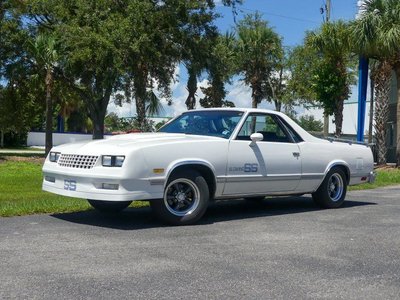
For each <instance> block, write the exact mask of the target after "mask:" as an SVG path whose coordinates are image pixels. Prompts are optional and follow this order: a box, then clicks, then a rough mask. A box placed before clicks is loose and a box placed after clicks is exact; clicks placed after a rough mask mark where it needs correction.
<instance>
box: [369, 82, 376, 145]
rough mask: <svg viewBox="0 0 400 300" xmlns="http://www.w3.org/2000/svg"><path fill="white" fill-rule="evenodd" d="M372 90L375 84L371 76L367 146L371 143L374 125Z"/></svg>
mask: <svg viewBox="0 0 400 300" xmlns="http://www.w3.org/2000/svg"><path fill="white" fill-rule="evenodd" d="M374 88H375V83H374V80H373V78H372V76H371V78H370V90H371V100H370V102H369V126H368V144H371V143H372V126H373V124H374V92H375V91H374Z"/></svg>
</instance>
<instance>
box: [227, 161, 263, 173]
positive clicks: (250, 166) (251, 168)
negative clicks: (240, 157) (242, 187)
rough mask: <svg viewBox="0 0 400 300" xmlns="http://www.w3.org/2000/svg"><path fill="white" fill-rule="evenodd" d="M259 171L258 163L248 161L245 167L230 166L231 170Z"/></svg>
mask: <svg viewBox="0 0 400 300" xmlns="http://www.w3.org/2000/svg"><path fill="white" fill-rule="evenodd" d="M257 171H258V164H250V163H246V164H244V166H243V167H229V172H245V173H252V172H253V173H255V172H257Z"/></svg>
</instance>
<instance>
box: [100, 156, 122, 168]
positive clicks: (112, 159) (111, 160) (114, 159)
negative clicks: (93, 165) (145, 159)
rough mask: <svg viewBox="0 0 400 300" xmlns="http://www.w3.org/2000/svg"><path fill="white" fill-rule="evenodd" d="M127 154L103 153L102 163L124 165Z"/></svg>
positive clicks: (104, 165)
mask: <svg viewBox="0 0 400 300" xmlns="http://www.w3.org/2000/svg"><path fill="white" fill-rule="evenodd" d="M124 160H125V156H122V155H117V156H114V155H103V156H102V165H103V167H122V164H123V163H124Z"/></svg>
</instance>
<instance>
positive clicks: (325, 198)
mask: <svg viewBox="0 0 400 300" xmlns="http://www.w3.org/2000/svg"><path fill="white" fill-rule="evenodd" d="M333 174H339V175H340V177H341V178H342V180H343V193H342V196H341V197H340V199H339V200H338V201H333V200H332V199H331V198H330V196H329V192H328V183H329V179H330V178H331V177H332V175H333ZM346 192H347V179H346V174H345V173H344V171H343V170H342V169H341V168H338V167H334V168H332V169H331V170H330V171H329V172H328V174H326V176H325V178H324V180H323V182H322V184H321V185H320V187H319V188H318V190H317V191H316V192H315V193H313V194H312V196H313V200H314V201H315V202H316V203H317V204H318V205H319V206H320V207H322V208H338V207H340V206H342V205H343V202H344V200H345V198H346Z"/></svg>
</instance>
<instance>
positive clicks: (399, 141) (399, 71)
mask: <svg viewBox="0 0 400 300" xmlns="http://www.w3.org/2000/svg"><path fill="white" fill-rule="evenodd" d="M395 71H396V79H397V113H396V164H397V166H398V167H399V166H400V66H397V67H396V69H395Z"/></svg>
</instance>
